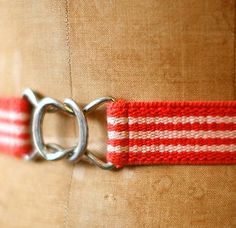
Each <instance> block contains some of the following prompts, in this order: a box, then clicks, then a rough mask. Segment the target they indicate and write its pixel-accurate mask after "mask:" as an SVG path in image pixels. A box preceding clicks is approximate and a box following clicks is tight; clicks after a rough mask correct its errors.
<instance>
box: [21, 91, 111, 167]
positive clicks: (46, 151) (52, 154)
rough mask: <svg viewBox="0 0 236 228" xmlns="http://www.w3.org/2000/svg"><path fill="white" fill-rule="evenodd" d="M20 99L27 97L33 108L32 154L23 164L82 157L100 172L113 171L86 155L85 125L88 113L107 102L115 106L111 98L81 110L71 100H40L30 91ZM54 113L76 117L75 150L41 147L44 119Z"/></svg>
mask: <svg viewBox="0 0 236 228" xmlns="http://www.w3.org/2000/svg"><path fill="white" fill-rule="evenodd" d="M23 96H24V97H26V98H27V99H28V100H29V101H30V102H31V104H32V106H33V107H34V111H33V119H32V138H33V142H34V146H35V150H34V151H33V152H32V153H31V154H30V155H27V156H25V159H26V160H35V159H36V158H37V157H39V155H40V156H41V157H42V158H44V159H45V160H48V161H53V160H58V159H61V158H63V157H66V158H67V159H68V160H69V161H71V162H78V161H79V160H81V158H82V157H87V158H88V159H89V160H90V161H91V162H92V163H93V164H95V165H97V166H98V167H100V168H102V169H106V170H108V169H112V168H114V165H113V164H111V163H109V162H108V163H105V162H103V161H101V160H100V159H98V158H97V157H96V156H95V155H94V154H93V153H91V152H88V151H87V143H88V124H87V120H86V115H87V114H88V113H90V112H91V111H93V110H94V109H96V108H98V107H99V106H100V105H102V104H104V103H106V102H114V100H115V99H114V98H112V97H102V98H98V99H96V100H94V101H92V102H91V103H89V104H88V105H86V106H85V107H84V108H82V109H81V108H80V107H79V106H78V105H77V103H76V102H75V101H73V100H72V99H65V100H64V102H63V103H61V102H60V101H58V100H55V99H52V98H50V97H45V98H43V99H41V100H39V99H38V98H37V96H36V95H35V93H34V92H33V91H32V90H31V89H26V90H25V91H24V92H23ZM55 111H62V112H63V113H65V114H67V115H70V116H75V117H76V120H77V123H78V126H79V132H80V136H79V139H78V143H77V144H76V146H73V147H70V148H63V147H61V146H59V145H57V144H52V143H49V144H45V143H44V140H43V136H42V124H43V118H44V116H45V114H46V113H47V112H55Z"/></svg>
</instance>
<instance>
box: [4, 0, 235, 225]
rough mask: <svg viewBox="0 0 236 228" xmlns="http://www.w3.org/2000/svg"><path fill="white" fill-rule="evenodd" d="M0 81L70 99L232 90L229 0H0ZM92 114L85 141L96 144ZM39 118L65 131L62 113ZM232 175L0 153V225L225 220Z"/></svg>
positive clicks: (225, 170)
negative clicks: (115, 167) (114, 167)
mask: <svg viewBox="0 0 236 228" xmlns="http://www.w3.org/2000/svg"><path fill="white" fill-rule="evenodd" d="M0 80H1V81H0V91H1V92H0V93H1V95H19V94H20V93H21V91H22V89H23V88H25V87H31V88H33V89H35V90H37V91H40V92H41V93H43V94H44V95H48V96H52V97H55V98H58V99H63V98H65V97H72V98H74V99H75V100H76V101H78V102H79V103H80V104H85V103H87V102H89V101H90V100H92V99H94V98H96V97H99V96H103V95H113V96H115V97H119V98H125V99H130V100H233V99H235V98H236V95H235V86H236V84H235V1H234V0H176V1H174V0H172V1H171V0H157V1H154V0H148V1H142V0H120V1H116V0H111V1H105V0H99V1H78V0H68V1H55V0H42V1H36V0H34V1H26V0H21V1H20V0H17V1H7V0H1V1H0ZM99 114H104V112H103V111H98V112H97V114H96V115H92V116H91V118H90V120H89V124H90V133H91V140H90V144H89V146H90V148H91V149H93V150H94V151H97V153H98V154H103V153H104V151H105V150H106V145H105V140H106V132H105V117H104V115H99ZM59 121H60V123H59ZM61 121H62V122H63V123H62V125H63V127H62V125H61ZM46 122H47V123H45V124H44V126H45V128H46V135H47V139H48V140H58V141H60V142H63V143H65V144H71V143H72V142H74V141H75V140H76V135H77V134H76V127H75V124H74V122H73V121H72V120H62V119H61V117H56V118H54V116H53V117H47V120H46ZM235 176H236V167H235V166H153V167H130V168H124V169H122V170H120V171H118V172H108V171H102V170H100V169H98V168H96V167H93V166H90V165H86V164H84V163H79V164H77V165H75V166H72V165H70V164H67V163H66V162H65V161H59V162H41V163H36V164H35V163H27V162H22V161H18V160H15V159H13V158H11V157H7V156H4V155H1V156H0V186H1V188H0V227H45V228H46V227H122V228H123V227H214V228H216V227H219V228H221V227H236V179H235Z"/></svg>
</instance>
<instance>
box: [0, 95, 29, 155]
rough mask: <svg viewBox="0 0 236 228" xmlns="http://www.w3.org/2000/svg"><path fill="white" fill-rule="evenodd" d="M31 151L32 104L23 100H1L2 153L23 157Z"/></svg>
mask: <svg viewBox="0 0 236 228" xmlns="http://www.w3.org/2000/svg"><path fill="white" fill-rule="evenodd" d="M31 149H32V146H31V136H30V104H29V103H28V102H27V101H26V100H25V99H23V98H0V152H1V153H6V154H10V155H14V156H17V157H22V156H24V155H25V154H27V153H29V152H30V151H31Z"/></svg>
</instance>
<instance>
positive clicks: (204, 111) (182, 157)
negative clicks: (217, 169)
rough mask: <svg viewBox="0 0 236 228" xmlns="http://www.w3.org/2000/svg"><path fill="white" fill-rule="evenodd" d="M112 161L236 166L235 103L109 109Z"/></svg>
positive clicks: (112, 106) (126, 105) (113, 105)
mask: <svg viewBox="0 0 236 228" xmlns="http://www.w3.org/2000/svg"><path fill="white" fill-rule="evenodd" d="M107 123H108V146H107V160H108V161H110V162H112V163H113V164H114V165H115V166H116V167H123V166H125V165H137V164H140V165H144V164H236V102H235V101H226V102H221V101H218V102H126V101H123V100H119V101H116V102H114V103H109V104H108V106H107Z"/></svg>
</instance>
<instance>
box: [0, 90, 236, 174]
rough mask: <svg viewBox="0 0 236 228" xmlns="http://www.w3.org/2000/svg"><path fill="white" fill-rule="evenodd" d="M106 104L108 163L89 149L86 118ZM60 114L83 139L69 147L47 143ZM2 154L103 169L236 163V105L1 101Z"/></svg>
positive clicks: (28, 96)
mask: <svg viewBox="0 0 236 228" xmlns="http://www.w3.org/2000/svg"><path fill="white" fill-rule="evenodd" d="M103 103H107V129H108V130H107V131H108V140H107V153H106V159H107V161H106V162H103V161H102V160H100V159H98V158H97V157H96V156H95V155H94V154H93V153H91V152H90V151H88V150H87V142H88V124H87V121H86V115H87V113H89V112H90V111H92V110H93V109H95V108H97V107H98V106H100V105H101V104H103ZM56 111H61V112H63V113H66V114H68V115H70V116H72V117H74V118H76V120H77V122H78V126H79V132H80V134H79V139H78V143H77V144H76V145H75V146H72V147H70V148H64V147H62V146H60V145H58V144H53V143H49V144H45V142H44V140H43V136H42V130H41V126H42V122H43V117H44V115H45V114H46V113H47V112H56ZM0 151H1V152H3V153H7V154H10V155H14V156H16V157H20V158H24V159H26V160H35V159H36V158H42V159H45V160H48V161H52V160H58V159H61V158H65V159H66V160H68V161H71V162H78V161H79V160H81V159H83V158H85V157H86V158H87V159H88V160H90V161H92V162H93V163H94V164H96V165H97V166H99V167H101V168H103V169H111V168H114V167H116V168H121V167H123V166H126V165H154V164H191V165H200V164H201V165H205V164H236V101H210V102H208V101H206V102H192V101H186V102H128V101H125V100H115V99H113V98H111V97H102V98H99V99H96V100H94V101H92V102H91V103H89V104H88V105H86V106H85V107H83V108H81V107H79V106H78V104H77V103H76V102H75V101H73V100H72V99H65V100H64V101H63V102H60V101H58V100H55V99H52V98H49V97H45V98H43V99H39V98H38V97H37V96H36V95H35V93H34V92H33V91H32V90H30V89H26V90H25V92H24V93H23V97H19V98H1V99H0Z"/></svg>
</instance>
